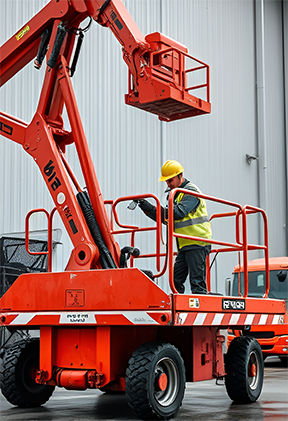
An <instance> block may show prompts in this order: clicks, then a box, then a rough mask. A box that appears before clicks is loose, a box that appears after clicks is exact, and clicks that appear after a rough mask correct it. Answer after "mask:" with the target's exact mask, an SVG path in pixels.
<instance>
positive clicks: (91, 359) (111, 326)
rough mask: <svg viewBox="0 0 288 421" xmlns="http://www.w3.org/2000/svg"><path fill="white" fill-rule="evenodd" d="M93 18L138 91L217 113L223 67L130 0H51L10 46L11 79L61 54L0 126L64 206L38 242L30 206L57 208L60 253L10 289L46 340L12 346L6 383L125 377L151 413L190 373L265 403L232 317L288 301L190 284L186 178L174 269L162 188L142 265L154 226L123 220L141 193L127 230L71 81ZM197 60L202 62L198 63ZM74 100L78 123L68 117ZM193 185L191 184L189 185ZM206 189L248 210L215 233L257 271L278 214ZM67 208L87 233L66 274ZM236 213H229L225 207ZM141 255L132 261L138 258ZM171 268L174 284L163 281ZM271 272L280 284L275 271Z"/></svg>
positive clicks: (151, 108)
mask: <svg viewBox="0 0 288 421" xmlns="http://www.w3.org/2000/svg"><path fill="white" fill-rule="evenodd" d="M87 18H90V20H95V21H96V22H97V23H99V24H100V25H102V26H104V27H109V28H110V29H111V30H112V32H113V34H114V35H115V36H116V38H117V39H118V41H119V42H120V44H121V46H122V51H123V59H124V61H125V62H126V64H127V66H128V71H129V85H128V94H127V95H125V102H126V103H127V104H130V105H133V106H135V107H138V108H140V109H143V110H145V111H148V112H151V113H153V114H156V115H158V117H159V119H160V120H164V121H167V122H168V121H173V120H177V119H182V118H186V117H193V116H197V115H201V114H207V113H210V99H209V67H208V66H207V65H206V64H205V63H203V62H200V61H199V60H197V59H195V58H194V57H191V56H189V54H188V52H187V49H186V48H185V47H184V46H183V45H181V44H179V43H177V42H175V41H174V40H172V39H170V38H168V37H167V36H164V35H162V34H160V33H158V32H156V33H153V34H149V35H147V36H146V37H145V38H144V37H143V36H142V34H141V32H140V30H139V29H138V27H137V26H136V24H135V23H134V21H133V20H132V18H131V16H130V15H129V13H128V11H127V10H126V8H125V6H124V5H123V3H122V2H121V1H120V0H106V1H104V0H69V1H68V0H51V1H50V2H49V3H48V4H47V5H46V6H45V7H44V8H43V9H42V10H41V11H40V12H39V13H38V14H37V15H36V16H35V17H33V18H32V19H31V20H30V21H29V22H28V23H27V24H26V25H24V26H23V28H21V29H20V30H19V31H18V32H17V33H16V34H15V35H14V36H12V37H11V38H10V39H9V40H8V41H7V42H6V43H5V44H4V45H3V46H1V49H0V77H1V86H2V85H3V84H5V83H6V82H7V81H8V80H9V79H11V78H12V77H13V76H14V75H15V74H16V73H17V72H18V71H19V70H21V69H22V68H23V67H24V66H25V65H27V64H28V63H29V62H30V61H31V60H34V65H35V67H36V68H40V67H41V65H42V63H43V61H44V59H45V57H46V56H47V64H46V65H45V66H46V69H45V77H44V81H43V86H42V90H41V94H40V98H39V104H38V107H37V110H36V112H35V115H34V117H33V118H32V121H31V123H30V124H28V123H26V122H24V121H21V120H19V119H18V118H15V117H13V116H11V115H7V114H6V113H4V112H0V133H1V135H3V136H5V137H7V138H8V139H10V140H12V141H14V142H17V143H19V144H20V145H22V147H23V149H24V150H25V151H26V152H27V153H29V154H30V155H31V156H32V157H33V160H34V161H35V162H36V164H37V165H38V166H39V169H40V171H41V174H42V176H43V178H44V180H45V182H46V185H47V188H48V190H49V192H50V194H51V196H52V198H53V201H54V203H55V208H54V209H53V210H52V212H51V213H48V212H47V211H45V210H44V209H36V210H33V211H31V212H30V213H29V214H28V215H27V219H26V246H27V251H28V252H29V253H30V254H33V253H34V252H32V251H31V250H29V235H28V233H29V218H30V216H31V215H32V214H33V213H34V212H44V213H45V214H46V216H47V218H48V251H47V252H41V253H47V256H48V272H47V273H27V274H22V275H21V276H19V277H18V278H17V279H16V280H15V282H14V283H13V284H12V285H11V286H10V288H9V289H7V290H6V291H5V292H4V294H3V296H2V297H1V299H0V321H1V326H2V327H3V328H5V329H8V330H9V331H10V332H11V333H13V332H15V331H17V332H23V331H26V330H33V329H35V330H39V331H40V339H35V338H31V337H28V338H24V339H23V338H22V339H20V340H19V341H17V342H15V343H13V344H11V343H9V342H8V343H6V344H4V345H3V347H2V350H1V358H2V364H1V373H0V385H1V389H2V393H3V395H4V396H5V397H6V399H7V400H8V401H9V402H10V403H12V404H14V405H19V406H37V405H42V404H44V403H45V402H46V401H47V400H48V399H49V398H50V396H51V395H52V393H53V390H54V388H55V386H58V387H64V388H66V389H75V390H76V389H77V390H80V389H86V388H99V389H101V390H103V391H109V390H110V391H111V390H113V391H123V390H125V391H126V395H127V399H128V403H129V405H130V406H131V408H132V409H133V411H134V412H135V414H136V415H137V416H138V417H140V418H147V417H153V416H157V417H159V418H163V419H167V418H171V417H172V416H174V415H175V414H176V413H177V411H178V409H179V407H180V406H181V403H182V399H183V396H184V391H185V382H186V381H199V380H206V379H211V378H216V379H223V378H225V383H226V389H227V392H228V395H229V396H230V398H231V399H232V400H234V401H236V402H243V403H247V402H254V401H255V400H256V399H257V398H258V397H259V395H260V393H261V388H262V382H263V358H262V353H261V348H260V347H259V344H258V342H257V341H256V340H255V339H253V338H251V337H250V336H243V337H241V338H236V339H235V340H234V341H233V342H232V344H231V345H230V347H229V351H228V353H227V354H226V355H225V364H224V352H223V349H222V344H223V342H224V339H225V338H224V336H223V335H222V334H221V332H222V330H223V331H225V329H227V328H228V327H231V326H232V327H233V326H234V327H237V328H239V329H244V327H245V326H247V325H257V324H259V323H263V322H264V320H265V322H266V323H268V324H278V323H281V318H282V316H283V315H284V313H285V308H284V303H283V302H282V301H278V300H272V299H268V298H267V293H266V294H265V297H263V298H257V299H256V298H249V297H248V286H247V285H248V281H247V279H248V278H247V277H245V288H244V294H243V296H242V297H240V298H239V297H236V298H235V297H222V296H220V295H216V294H209V295H205V296H195V295H184V294H183V295H180V294H178V293H177V291H176V289H175V286H174V283H173V239H174V237H175V236H176V234H175V233H174V232H173V197H174V194H175V193H176V192H177V191H179V189H177V190H175V191H173V194H171V195H170V199H169V216H170V219H169V225H168V252H167V256H166V259H165V263H164V266H163V268H162V269H161V268H160V263H161V253H160V238H161V223H160V202H159V200H158V199H157V198H155V200H156V203H157V208H158V220H157V224H156V227H155V228H153V229H155V232H156V253H154V254H152V255H150V256H149V257H155V258H156V261H157V270H158V271H159V272H158V273H157V274H155V275H151V274H149V273H147V271H146V272H145V271H141V270H139V269H138V268H135V267H133V259H134V258H135V257H136V256H138V257H141V255H140V252H139V250H137V249H136V248H135V247H134V239H135V233H136V232H138V231H141V229H140V228H138V227H133V226H125V225H123V224H121V223H120V221H119V218H118V215H117V212H116V207H117V205H118V203H119V202H120V201H125V200H131V199H132V200H133V199H135V198H136V197H132V196H130V197H126V198H120V199H117V200H116V201H115V202H110V204H111V205H112V214H113V217H114V218H115V220H116V222H117V223H118V225H119V227H120V228H121V229H120V230H118V231H117V230H113V225H112V222H111V221H110V220H109V218H108V216H107V213H106V209H105V204H104V201H103V198H102V194H101V190H100V187H99V184H98V181H97V177H96V173H95V170H94V166H93V163H92V159H91V156H90V154H89V149H88V143H87V140H86V137H85V134H84V129H83V126H82V122H81V118H80V115H79V111H78V108H77V103H76V99H75V95H74V91H73V87H72V82H71V78H72V77H73V74H74V72H75V69H76V65H77V60H78V57H79V50H80V47H81V43H82V41H83V33H84V30H83V29H81V27H80V25H81V22H83V21H84V20H85V19H87ZM188 62H190V63H192V65H191V67H188V68H186V64H187V63H188ZM197 72H202V73H203V74H204V80H203V83H201V84H198V85H193V84H192V86H189V85H188V82H187V81H188V80H189V76H190V75H191V74H193V73H197ZM199 90H202V91H203V90H204V92H205V95H204V98H198V97H196V96H194V95H193V93H196V92H198V91H199ZM64 105H65V107H66V110H67V114H68V118H69V122H70V127H71V130H70V131H67V130H65V129H64V127H63V126H64V124H63V118H62V111H63V107H64ZM73 143H74V145H75V147H76V150H77V154H78V157H79V162H80V166H81V168H82V172H83V176H84V180H85V184H86V186H87V191H86V190H85V191H83V190H82V188H81V187H80V185H79V183H78V182H77V180H76V177H75V176H74V174H73V172H72V170H71V168H70V166H69V164H68V162H67V160H66V157H65V150H66V147H67V146H68V145H70V144H73ZM180 191H181V189H180ZM75 192H76V193H75ZM185 194H190V192H189V193H187V191H186V190H185ZM191 194H194V193H193V192H191ZM197 195H198V196H199V194H197ZM148 196H149V195H148ZM142 197H147V195H142ZM150 197H151V195H150ZM203 197H205V198H206V199H207V200H212V201H216V202H219V203H222V204H223V205H224V206H232V207H233V209H234V211H235V215H236V218H235V221H236V223H235V226H236V239H235V242H234V243H226V242H223V241H221V240H215V239H213V240H211V241H210V240H209V242H211V243H212V245H213V246H215V249H213V250H212V252H217V253H218V252H220V249H221V251H223V252H225V251H228V252H229V251H238V252H242V253H243V256H244V257H243V259H244V269H245V270H246V271H247V252H248V250H251V249H253V250H255V249H257V248H258V249H262V250H264V252H265V256H266V262H267V263H268V240H267V235H268V233H267V226H266V219H265V213H264V212H263V211H262V210H261V209H257V208H249V209H248V208H246V207H242V206H240V205H238V204H236V203H231V202H227V201H224V200H221V199H217V198H213V197H208V196H205V195H203ZM56 211H57V212H58V213H59V215H60V217H61V218H62V221H63V223H64V225H65V228H66V230H67V232H68V234H69V236H70V238H71V241H72V244H73V250H72V252H71V255H70V258H69V261H68V263H67V266H66V269H65V271H63V272H57V273H56V272H52V270H51V269H52V266H51V256H52V221H53V215H54V214H55V212H56ZM256 212H259V213H260V214H261V215H262V216H263V220H264V225H265V232H266V239H265V244H264V245H252V244H249V243H248V240H247V228H246V217H247V215H248V214H249V213H256ZM229 215H230V214H229ZM226 216H228V214H226V213H223V214H219V215H216V216H214V218H215V217H219V218H220V217H221V218H225V217H226ZM240 227H242V228H240ZM123 232H125V233H130V234H131V245H130V246H127V247H124V249H122V251H121V250H120V247H119V245H118V243H117V242H116V240H115V235H116V234H119V233H123ZM178 236H180V235H178ZM202 241H203V239H202ZM130 256H131V267H127V263H126V261H127V259H128V257H130ZM123 261H124V263H123ZM207 264H209V262H207ZM167 268H168V276H169V284H170V288H171V291H170V292H169V293H166V292H164V291H163V290H162V289H161V288H160V287H159V286H158V285H157V283H156V282H155V281H156V280H157V278H159V277H161V276H163V275H164V274H165V272H166V269H167ZM208 284H209V277H208ZM266 284H267V289H269V276H267V277H266ZM263 314H265V315H266V316H267V317H265V318H263V317H262V315H263ZM220 330H221V331H220ZM243 361H244V362H243Z"/></svg>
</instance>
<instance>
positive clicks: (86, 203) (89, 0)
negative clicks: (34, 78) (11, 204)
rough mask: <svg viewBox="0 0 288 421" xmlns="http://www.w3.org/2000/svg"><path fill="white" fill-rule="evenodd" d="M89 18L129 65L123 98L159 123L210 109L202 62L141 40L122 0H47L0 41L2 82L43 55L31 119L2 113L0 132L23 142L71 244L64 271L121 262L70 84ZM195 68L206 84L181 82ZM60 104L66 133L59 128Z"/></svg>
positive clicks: (173, 47)
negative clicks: (73, 162) (78, 172)
mask: <svg viewBox="0 0 288 421" xmlns="http://www.w3.org/2000/svg"><path fill="white" fill-rule="evenodd" d="M87 18H90V20H92V19H94V20H95V21H96V22H97V23H99V24H100V25H102V26H104V27H109V28H110V29H111V30H112V32H113V33H114V35H115V36H116V38H117V39H118V41H119V42H120V44H121V45H122V50H123V58H124V60H125V62H126V64H127V66H128V69H129V90H128V94H127V95H125V102H126V103H127V104H130V105H133V106H135V107H138V108H141V109H144V110H145V111H149V112H152V113H154V114H157V115H158V116H159V118H160V119H161V120H165V121H171V120H176V119H179V118H185V117H191V116H194V115H199V114H205V113H209V112H210V103H209V68H208V66H207V65H206V64H204V63H202V62H200V61H199V60H196V59H194V58H192V57H190V56H188V53H187V49H186V48H185V47H184V46H183V45H181V44H179V43H177V42H175V41H173V40H171V39H170V38H168V37H166V36H164V35H162V34H160V33H158V32H157V33H154V34H150V35H148V36H146V37H145V38H144V37H143V36H142V34H141V32H140V30H139V29H138V27H137V26H136V24H135V22H134V21H133V19H132V18H131V16H130V14H129V13H128V11H127V10H126V8H125V6H124V4H123V3H122V1H121V0H105V1H104V0H69V1H68V0H51V1H50V2H49V3H48V4H47V5H46V6H45V7H44V8H43V9H42V10H41V11H40V12H39V13H38V14H37V15H36V16H35V17H33V18H32V19H31V20H30V21H29V22H28V23H27V24H26V25H24V26H23V28H21V29H20V30H19V31H18V32H17V33H16V34H15V35H14V36H12V37H11V38H10V39H9V40H8V41H7V42H6V43H5V44H4V45H3V46H1V48H0V86H2V85H3V84H5V83H6V82H7V81H8V80H9V79H11V78H12V77H13V76H14V75H15V74H16V73H17V72H18V71H20V70H21V69H22V68H23V67H24V66H26V65H27V64H28V63H29V62H30V61H31V60H35V61H34V64H35V67H36V68H38V69H39V68H40V67H41V65H42V62H43V60H44V58H45V56H46V55H47V66H46V70H45V77H44V82H43V86H42V90H41V94H40V98H39V103H38V107H37V111H36V113H35V115H34V117H33V119H32V121H31V123H30V124H27V123H25V122H24V121H21V120H19V119H17V118H15V117H13V116H10V115H7V114H5V113H4V112H0V134H2V135H3V136H6V137H7V138H9V139H10V140H13V141H15V142H17V143H19V144H21V145H22V146H23V148H24V150H25V151H26V152H28V153H29V154H30V155H31V156H32V157H33V159H34V160H35V162H36V163H37V165H38V166H39V168H40V171H41V173H42V175H43V178H44V180H45V182H46V184H47V187H48V189H49V191H50V193H51V196H52V198H53V200H54V203H55V205H56V207H57V210H58V212H59V214H60V216H61V218H62V220H63V223H64V225H65V227H66V229H67V232H68V234H69V236H70V238H71V240H72V243H73V245H74V250H73V251H72V254H71V257H70V260H69V263H68V265H67V268H66V269H67V270H68V269H69V270H76V269H90V268H114V267H117V266H118V265H119V254H120V253H119V247H118V244H117V243H116V242H115V240H114V237H113V236H112V234H111V230H110V228H109V222H108V217H107V214H106V210H105V206H104V202H103V199H102V194H101V191H100V187H99V184H98V180H97V177H96V173H95V169H94V166H93V162H92V159H91V156H90V154H89V148H88V143H87V140H86V137H85V134H84V130H83V126H82V122H81V118H80V114H79V111H78V107H77V103H76V99H75V95H74V91H73V87H72V83H71V77H72V76H73V74H74V71H75V68H76V63H77V60H78V56H79V50H80V46H81V43H82V40H83V32H84V31H85V29H87V28H88V27H87V28H85V29H82V28H81V27H80V24H81V22H83V21H84V20H85V19H87ZM75 43H76V48H74V47H75ZM186 59H190V60H192V61H193V62H194V68H191V69H188V70H185V60H186ZM195 63H196V67H195ZM198 71H202V72H203V71H204V73H205V76H206V81H205V83H203V84H201V85H198V86H192V87H187V79H188V77H189V74H192V73H193V72H198ZM192 89H202V90H203V89H204V90H206V100H204V99H199V98H196V97H194V96H192V95H191V94H190V91H191V90H192ZM64 105H65V107H66V110H67V114H68V118H69V122H70V126H71V131H70V132H68V131H66V130H65V129H64V127H63V118H62V112H63V107H64ZM72 143H74V144H75V147H76V150H77V153H78V157H79V161H80V165H81V168H82V172H83V176H84V179H85V183H86V187H87V190H88V194H87V192H83V191H81V188H80V186H79V184H78V183H77V180H76V178H75V176H74V174H73V172H72V170H71V169H70V167H69V165H68V163H67V161H66V158H65V149H66V145H69V144H72ZM75 190H77V194H76V195H75ZM90 201H91V202H90Z"/></svg>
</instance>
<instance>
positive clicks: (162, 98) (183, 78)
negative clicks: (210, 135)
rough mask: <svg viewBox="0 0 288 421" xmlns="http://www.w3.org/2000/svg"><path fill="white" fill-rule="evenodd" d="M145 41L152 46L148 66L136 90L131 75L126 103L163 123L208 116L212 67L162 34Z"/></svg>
mask: <svg viewBox="0 0 288 421" xmlns="http://www.w3.org/2000/svg"><path fill="white" fill-rule="evenodd" d="M145 40H146V41H147V42H148V43H149V44H150V47H151V50H149V52H148V53H146V54H145V55H144V56H145V60H146V63H148V65H143V68H142V71H141V73H140V77H139V80H138V84H137V87H136V85H135V83H134V80H133V77H132V75H131V73H130V72H129V92H128V94H127V95H125V102H126V104H128V105H132V106H134V107H137V108H141V109H142V110H145V111H148V112H151V113H153V114H156V115H158V116H159V119H160V120H163V121H173V120H179V119H182V118H187V117H194V116H197V115H201V114H209V113H210V112H211V104H210V102H209V100H210V98H209V97H210V93H209V66H208V65H207V64H205V63H203V62H201V61H199V60H198V59H196V58H194V57H192V56H190V55H189V54H188V50H187V48H186V47H185V46H183V45H182V44H179V43H177V42H176V41H174V40H173V39H171V38H168V37H166V36H165V35H163V34H160V33H159V32H155V33H153V34H150V35H147V36H146V37H145ZM192 92H193V95H192Z"/></svg>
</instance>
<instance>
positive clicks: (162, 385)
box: [158, 373, 168, 391]
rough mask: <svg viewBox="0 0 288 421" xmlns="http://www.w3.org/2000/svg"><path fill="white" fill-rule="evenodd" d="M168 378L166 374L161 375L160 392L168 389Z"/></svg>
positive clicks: (159, 381)
mask: <svg viewBox="0 0 288 421" xmlns="http://www.w3.org/2000/svg"><path fill="white" fill-rule="evenodd" d="M167 383H168V378H167V375H166V374H165V373H161V374H160V375H159V377H158V387H159V390H161V391H164V390H165V389H166V387H167Z"/></svg>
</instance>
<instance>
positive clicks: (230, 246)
mask: <svg viewBox="0 0 288 421" xmlns="http://www.w3.org/2000/svg"><path fill="white" fill-rule="evenodd" d="M176 193H184V194H188V195H191V196H195V197H198V198H202V199H206V200H210V201H213V202H217V203H221V204H224V205H228V206H232V207H236V208H237V209H238V210H237V211H235V212H226V213H220V214H215V215H212V216H211V218H210V221H211V220H213V219H215V218H217V217H218V218H222V217H230V216H235V217H236V240H235V241H236V244H234V243H230V242H224V241H218V240H213V239H205V238H200V237H196V236H190V235H183V234H177V233H175V232H174V209H173V208H174V197H175V194H176ZM258 212H260V213H261V215H262V217H263V221H264V236H265V238H264V245H256V244H248V239H247V215H248V214H252V213H258ZM168 214H169V222H168V250H169V252H168V254H169V256H168V268H169V284H170V288H171V290H172V292H174V293H177V290H176V288H175V285H174V280H173V254H172V252H171V248H172V250H173V237H176V238H177V237H178V238H187V239H190V240H196V241H197V240H198V241H201V242H205V243H209V244H218V245H220V246H226V247H227V248H224V249H219V250H218V249H217V250H211V252H217V253H218V252H229V251H239V252H240V251H242V252H243V261H244V275H245V276H244V294H243V297H244V298H246V297H247V296H248V250H259V249H262V250H264V252H265V263H266V291H265V295H264V298H267V296H268V292H269V257H268V256H269V254H268V220H267V215H266V213H265V211H264V210H263V209H261V208H257V207H254V206H250V205H245V206H244V207H242V206H241V205H239V204H238V203H235V202H231V201H228V200H223V199H219V198H216V197H213V196H208V195H205V194H202V193H198V192H192V191H190V190H186V189H181V188H175V189H173V190H172V191H171V193H170V195H169V201H168ZM240 217H242V220H243V224H242V242H241V241H240ZM207 266H208V265H207ZM208 267H209V266H208ZM208 277H209V279H208V280H209V283H210V271H208Z"/></svg>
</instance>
